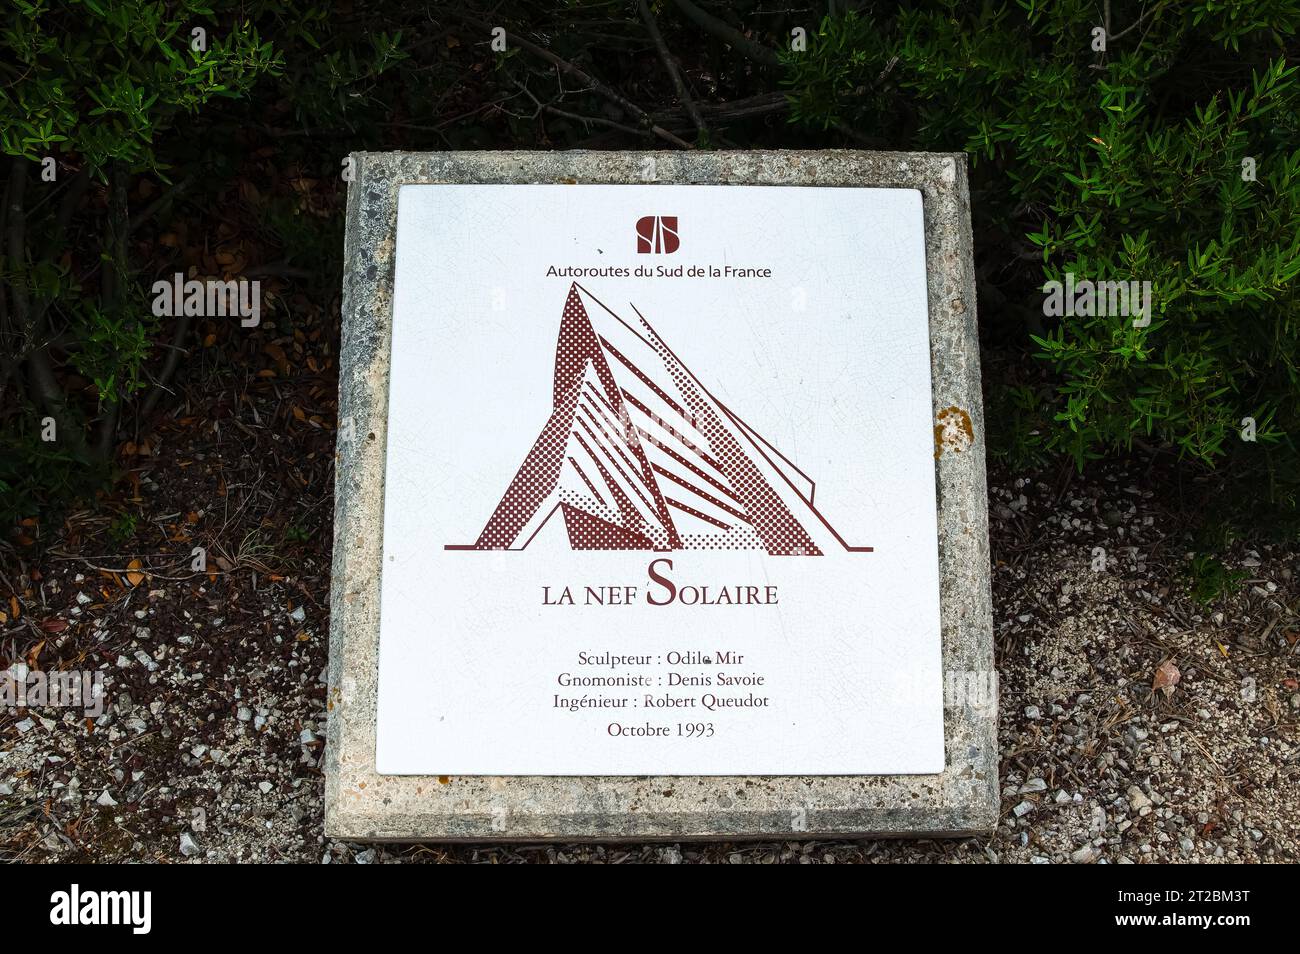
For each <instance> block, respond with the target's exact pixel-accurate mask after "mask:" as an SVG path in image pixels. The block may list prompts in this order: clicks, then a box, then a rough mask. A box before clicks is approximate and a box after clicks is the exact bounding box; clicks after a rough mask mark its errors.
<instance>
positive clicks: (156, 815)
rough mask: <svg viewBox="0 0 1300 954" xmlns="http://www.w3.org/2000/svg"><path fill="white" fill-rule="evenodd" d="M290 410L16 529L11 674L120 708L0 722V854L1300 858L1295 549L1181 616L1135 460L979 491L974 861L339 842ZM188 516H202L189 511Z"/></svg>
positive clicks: (311, 532)
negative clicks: (68, 682) (42, 679)
mask: <svg viewBox="0 0 1300 954" xmlns="http://www.w3.org/2000/svg"><path fill="white" fill-rule="evenodd" d="M288 344H289V347H292V342H288ZM283 357H285V355H284V354H280V355H276V356H273V358H272V360H273V362H274V363H281V361H280V359H281V358H283ZM282 370H283V367H282ZM321 373H322V375H327V374H328V368H327V367H322V368H321ZM294 387H295V388H297V389H298V391H299V392H302V391H303V390H304V389H305V390H306V392H308V394H310V392H311V391H312V390H313V387H315V385H313V384H312V382H311V381H310V380H309V381H306V382H305V383H304V381H302V380H301V379H295V380H294ZM295 408H299V410H295ZM300 408H301V405H299V404H295V403H294V399H293V397H292V395H290V394H289V393H288V391H287V389H286V388H285V387H284V385H283V383H282V382H277V381H275V380H267V379H263V380H261V381H258V382H256V383H254V384H251V385H249V386H248V390H246V391H245V392H244V397H243V398H241V400H239V401H236V402H233V403H232V405H231V406H230V407H228V409H227V416H228V417H230V418H231V419H232V420H230V421H224V422H223V421H222V420H221V419H220V415H217V416H215V417H209V416H208V415H198V416H196V417H195V418H194V419H193V420H190V421H189V422H188V423H187V421H186V419H185V418H179V417H178V418H177V419H175V420H174V421H173V422H172V423H171V424H170V425H169V427H168V428H164V429H163V432H162V436H160V437H159V438H158V439H156V444H157V446H156V447H152V448H145V449H144V451H145V453H144V454H140V455H138V456H139V457H140V460H137V461H136V466H135V469H134V471H133V472H134V473H135V474H136V475H137V477H138V481H133V482H132V484H131V488H130V490H129V491H128V492H127V493H128V494H133V496H129V497H127V498H124V499H125V500H127V501H128V502H131V503H132V505H133V506H134V507H135V509H136V511H138V513H139V514H140V519H139V521H138V523H137V524H135V525H134V526H131V525H127V526H126V527H125V531H129V532H130V534H131V536H130V538H129V539H126V538H125V535H124V528H123V524H122V521H121V520H120V518H119V519H116V520H115V519H110V517H109V516H97V515H92V514H88V513H83V514H74V515H71V516H69V517H68V519H67V521H66V522H65V524H64V525H63V526H62V527H59V528H57V530H49V531H46V530H43V529H42V528H29V529H30V532H31V533H33V534H36V535H38V537H39V536H40V535H42V534H44V535H45V537H46V539H45V545H46V547H47V549H46V550H45V552H44V555H43V556H42V557H41V559H40V560H39V561H36V560H35V559H34V558H33V557H31V556H24V553H25V552H29V551H30V552H35V549H36V548H35V547H28V548H27V550H26V551H25V550H24V549H23V548H22V547H21V546H20V547H16V548H11V547H8V545H6V548H3V549H0V560H2V561H3V565H2V566H0V569H3V579H2V580H0V587H2V589H0V609H3V610H4V614H5V621H4V623H3V626H2V627H0V632H3V641H0V665H10V664H15V663H17V664H21V662H22V661H23V660H26V661H27V663H29V664H31V665H32V667H33V668H40V669H57V668H95V669H98V670H101V671H102V672H103V673H104V674H105V677H106V680H107V689H106V697H107V699H108V701H109V706H108V708H107V709H106V711H105V712H104V714H103V715H102V716H100V717H99V718H97V719H87V718H84V717H83V714H82V713H81V711H80V710H68V709H57V708H40V707H35V708H30V709H25V710H18V711H16V712H15V711H14V710H12V709H9V710H0V857H7V858H9V859H11V860H12V859H16V860H23V861H128V860H142V861H168V862H184V861H195V862H198V861H205V860H206V861H223V862H234V861H239V862H249V861H300V862H311V863H320V862H333V863H352V862H357V863H378V862H384V861H489V862H506V861H552V862H581V861H600V862H617V861H657V862H666V863H678V862H724V861H729V862H800V863H820V862H841V863H842V862H855V861H968V862H985V861H988V862H1036V863H1063V862H1075V863H1087V862H1111V863H1146V862H1169V861H1172V862H1203V861H1229V862H1247V861H1251V862H1253V861H1297V860H1300V847H1297V845H1298V841H1300V839H1298V836H1300V798H1298V797H1297V795H1298V794H1300V792H1298V791H1297V785H1298V783H1300V745H1298V744H1297V721H1298V720H1300V686H1298V684H1297V678H1298V677H1300V651H1298V650H1297V637H1298V636H1300V618H1297V615H1296V609H1297V608H1298V607H1300V595H1298V594H1297V588H1298V584H1297V580H1296V574H1295V570H1296V569H1297V564H1296V551H1295V550H1294V549H1284V548H1280V547H1269V546H1264V545H1262V544H1261V545H1255V546H1253V547H1252V546H1249V545H1245V544H1236V545H1233V546H1231V547H1229V548H1228V549H1227V550H1226V551H1225V552H1224V553H1223V554H1222V555H1221V558H1222V561H1223V566H1224V568H1225V570H1226V574H1227V575H1229V576H1230V577H1231V578H1234V579H1235V582H1234V583H1233V585H1232V588H1231V592H1229V593H1228V594H1227V595H1225V596H1222V597H1221V598H1219V599H1217V600H1214V601H1212V602H1210V603H1208V604H1205V603H1201V602H1197V601H1196V600H1193V599H1192V598H1191V596H1190V590H1191V587H1192V583H1193V580H1192V579H1191V578H1190V577H1189V576H1188V572H1187V568H1188V556H1189V548H1190V546H1191V544H1190V542H1189V541H1190V537H1189V536H1188V533H1187V531H1186V529H1185V528H1186V526H1187V525H1188V520H1187V518H1186V515H1187V513H1188V512H1189V505H1186V504H1182V505H1176V504H1175V501H1176V500H1177V499H1178V494H1177V493H1176V492H1175V485H1174V484H1173V483H1172V479H1173V478H1172V477H1171V476H1170V475H1169V474H1167V473H1164V472H1161V471H1158V470H1154V469H1150V468H1148V469H1146V470H1145V471H1144V470H1143V468H1142V467H1139V466H1138V465H1136V464H1134V465H1129V466H1128V467H1125V466H1123V465H1109V466H1107V467H1099V468H1095V469H1093V470H1090V471H1089V473H1088V474H1087V476H1086V477H1074V478H1073V479H1071V478H1070V475H1069V474H1068V473H1065V472H1060V473H1058V472H1051V473H1045V474H1038V475H1032V476H1023V475H1021V476H1013V475H1007V474H997V473H995V474H993V475H991V485H992V487H993V489H992V492H991V499H990V507H991V511H992V512H991V518H992V519H991V525H992V528H993V535H994V539H993V551H994V555H995V566H994V569H993V581H994V584H993V585H994V611H995V618H994V625H995V627H996V638H997V645H998V657H999V670H1000V673H1001V713H1002V715H1001V729H1000V736H1001V751H1002V769H1001V772H1002V775H1001V780H1002V792H1003V800H1002V809H1003V810H1002V818H1001V822H1000V824H999V827H998V830H997V831H996V833H995V834H993V835H992V836H990V837H986V838H978V839H964V840H953V841H928V842H908V841H865V842H845V841H836V842H802V843H800V842H779V843H766V842H765V843H754V844H705V845H700V844H682V845H646V846H639V845H566V846H540V847H531V846H523V847H519V846H506V847H472V846H458V847H451V848H446V847H440V846H401V847H368V846H364V845H353V844H345V843H339V842H333V841H330V840H328V839H326V838H325V837H324V835H323V833H322V788H323V780H322V776H321V762H322V754H323V751H322V750H323V744H324V743H323V735H324V722H325V711H324V701H325V685H324V683H323V681H322V679H323V675H324V669H325V663H326V653H327V642H328V639H327V634H328V629H329V620H328V616H327V607H328V598H327V597H328V566H329V547H330V540H329V528H328V525H327V524H328V516H329V513H330V500H329V490H328V488H329V482H330V472H329V467H330V464H329V461H330V456H329V447H330V443H331V440H332V436H331V435H330V433H329V431H328V427H327V426H325V425H323V424H322V423H321V422H320V421H319V420H313V416H312V415H311V414H310V413H303V412H302V411H301V410H300ZM236 409H238V412H237V414H236ZM309 410H310V408H309ZM300 415H301V416H300ZM213 420H215V421H216V423H215V424H214V423H209V422H210V421H213ZM232 424H233V426H231V425H232ZM137 450H139V449H137ZM194 500H211V501H213V503H211V504H210V506H208V507H207V508H206V509H199V510H194V509H190V508H191V507H192V506H193V504H192V501H194ZM1180 506H1181V508H1182V509H1181V510H1180ZM133 512H134V511H133ZM193 545H203V546H207V547H208V548H209V553H210V557H209V559H210V561H212V562H211V563H210V565H209V569H210V572H207V573H196V572H193V571H191V570H190V568H189V565H188V561H189V556H188V554H189V552H190V547H191V546H193ZM115 547H116V549H114V548H115ZM1098 548H1100V549H1098ZM1103 551H1104V552H1103ZM91 554H93V555H91ZM1103 558H1104V560H1103ZM135 559H138V560H140V561H141V562H140V564H138V565H136V566H134V567H133V566H132V565H131V564H132V560H135ZM1202 577H1204V574H1202ZM1153 686H1155V687H1157V688H1153Z"/></svg>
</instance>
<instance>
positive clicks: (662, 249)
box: [636, 215, 682, 255]
mask: <svg viewBox="0 0 1300 954" xmlns="http://www.w3.org/2000/svg"><path fill="white" fill-rule="evenodd" d="M681 245H682V240H681V239H680V238H679V237H678V235H677V216H675V215H645V216H642V217H641V218H639V219H637V220H636V250H637V251H638V252H643V253H645V252H653V253H654V254H656V255H659V254H663V255H671V254H672V253H673V252H675V251H677V250H678V249H679V248H681Z"/></svg>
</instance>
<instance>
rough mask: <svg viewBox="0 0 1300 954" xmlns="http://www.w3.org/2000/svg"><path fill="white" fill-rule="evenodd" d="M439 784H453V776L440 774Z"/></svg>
mask: <svg viewBox="0 0 1300 954" xmlns="http://www.w3.org/2000/svg"><path fill="white" fill-rule="evenodd" d="M438 784H439V785H450V784H451V776H450V775H439V776H438Z"/></svg>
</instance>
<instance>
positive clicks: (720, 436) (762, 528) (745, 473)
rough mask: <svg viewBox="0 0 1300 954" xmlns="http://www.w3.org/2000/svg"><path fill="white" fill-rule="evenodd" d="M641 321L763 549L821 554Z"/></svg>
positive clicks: (788, 553)
mask: <svg viewBox="0 0 1300 954" xmlns="http://www.w3.org/2000/svg"><path fill="white" fill-rule="evenodd" d="M641 325H642V327H643V328H644V329H645V332H646V334H647V335H649V340H650V343H651V345H652V346H653V347H654V349H655V351H656V352H657V353H658V354H659V357H660V359H661V360H662V361H663V364H664V368H665V370H667V372H668V374H669V375H670V376H671V377H672V379H673V383H674V384H676V385H677V393H678V394H680V395H681V396H682V398H683V399H684V400H685V401H686V404H687V406H688V407H689V408H690V410H691V413H692V414H693V415H694V417H693V421H694V424H695V427H696V429H697V430H698V431H699V432H700V433H701V434H703V435H704V436H705V438H706V439H707V440H708V442H709V446H711V447H712V448H713V450H714V452H715V453H716V454H717V456H718V464H719V469H720V470H721V471H722V473H723V474H724V475H725V476H726V477H727V480H728V482H729V483H730V484H731V486H732V488H733V490H734V492H735V494H736V496H737V498H738V499H739V500H740V502H741V503H742V505H743V506H744V510H745V512H746V513H747V514H749V515H750V522H751V523H752V524H753V526H754V530H755V531H756V532H757V533H758V535H759V536H760V537H761V538H762V540H763V542H764V544H765V545H766V549H767V552H768V553H771V554H773V555H776V556H821V550H819V549H818V548H817V545H816V544H815V543H813V540H812V537H810V536H809V535H808V531H807V530H805V529H804V528H803V526H802V524H800V523H799V521H798V520H796V519H795V517H794V514H792V513H791V512H790V510H789V508H787V507H786V505H785V503H784V502H782V500H781V498H780V496H778V495H777V493H776V491H775V490H773V489H772V486H771V484H769V483H768V482H767V481H766V480H765V479H764V478H763V475H762V474H761V473H760V472H759V470H758V467H757V465H755V464H754V462H753V461H752V460H750V459H749V456H748V455H747V454H746V453H745V452H744V450H743V449H742V448H741V446H740V442H739V441H737V440H736V438H735V436H734V435H733V434H732V433H731V432H730V431H729V429H728V428H726V427H725V426H724V425H723V423H722V420H721V419H720V418H719V417H718V415H717V414H716V413H714V410H713V408H712V407H711V406H710V405H709V404H708V402H706V401H705V400H704V397H703V395H701V394H700V392H699V390H698V388H697V387H696V385H695V382H694V380H693V379H692V378H691V376H690V374H688V373H687V371H686V369H685V368H684V367H683V366H682V364H681V362H680V361H678V360H677V356H676V355H674V354H673V353H672V351H671V350H669V348H668V346H667V345H665V344H664V343H663V341H662V340H661V339H660V338H659V335H658V334H657V333H656V332H655V330H654V328H652V327H651V326H650V323H649V322H648V321H646V320H645V319H644V318H642V319H641ZM692 470H693V471H695V472H696V473H698V474H700V475H701V476H703V472H702V471H700V470H698V468H694V467H692Z"/></svg>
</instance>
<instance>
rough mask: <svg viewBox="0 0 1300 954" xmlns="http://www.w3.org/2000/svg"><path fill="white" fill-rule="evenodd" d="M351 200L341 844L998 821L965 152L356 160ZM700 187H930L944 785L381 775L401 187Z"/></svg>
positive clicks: (940, 827)
mask: <svg viewBox="0 0 1300 954" xmlns="http://www.w3.org/2000/svg"><path fill="white" fill-rule="evenodd" d="M353 159H354V161H355V167H354V168H355V173H356V175H355V178H354V181H352V183H351V184H350V185H349V188H348V205H347V240H346V249H345V254H346V261H347V263H348V271H347V275H346V278H345V281H344V290H343V343H342V352H341V357H340V381H339V391H340V395H339V431H338V447H337V454H336V474H337V477H336V482H335V502H334V506H335V510H334V566H333V587H332V590H331V609H332V620H331V632H330V667H329V675H330V690H329V692H330V694H329V739H328V752H327V759H326V788H325V799H326V806H325V829H326V832H327V833H328V834H329V835H331V836H332V837H335V838H344V839H350V840H367V841H369V840H374V841H425V840H428V841H492V840H495V841H540V840H555V841H576V840H615V839H624V840H636V841H648V840H685V839H708V838H728V839H735V838H768V837H770V838H781V839H788V838H813V837H844V836H917V837H936V836H951V835H963V834H971V833H976V832H981V831H988V830H989V829H991V828H992V827H993V826H994V825H995V824H996V822H997V815H998V790H997V778H998V773H997V706H996V674H995V672H994V668H993V624H992V611H991V603H990V592H989V549H988V515H987V503H986V502H987V495H986V488H985V470H984V415H983V407H982V401H981V395H980V375H979V346H978V340H977V335H976V324H975V277H974V269H973V264H972V254H971V232H970V199H969V194H968V190H967V179H966V163H965V157H964V156H962V155H944V154H929V153H872V152H856V151H838V150H835V151H819V152H699V153H687V152H672V153H661V152H618V153H610V152H550V153H548V152H486V153H472V152H469V153H467V152H460V153H358V154H356V155H354V157H353ZM426 182H428V183H433V182H440V183H472V182H481V183H565V182H580V183H647V182H664V183H684V184H690V183H704V184H736V185H817V186H874V187H881V188H911V189H919V190H921V192H922V195H923V201H924V207H925V230H926V257H927V268H928V273H929V310H930V342H931V369H932V375H933V391H934V393H933V400H934V414H935V470H936V476H937V487H938V503H939V567H940V574H941V581H940V598H941V614H942V638H943V663H944V673H945V680H946V685H945V706H944V736H945V749H946V758H945V766H946V767H945V769H944V771H943V773H942V774H939V775H911V776H807V777H785V776H781V777H775V776H767V777H677V776H672V777H652V778H645V777H642V778H623V777H617V778H615V777H609V778H575V777H523V776H514V777H454V778H452V777H446V776H442V777H434V776H383V775H378V774H376V772H375V703H376V692H377V682H378V661H379V583H380V572H381V554H382V548H383V547H382V545H383V540H382V536H383V501H384V454H385V447H386V434H385V422H386V420H387V411H388V376H389V351H390V342H391V330H392V294H393V267H394V245H395V234H396V225H397V190H398V187H399V186H400V185H402V184H405V183H426Z"/></svg>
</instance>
